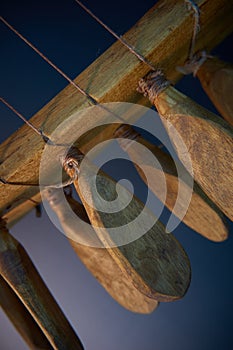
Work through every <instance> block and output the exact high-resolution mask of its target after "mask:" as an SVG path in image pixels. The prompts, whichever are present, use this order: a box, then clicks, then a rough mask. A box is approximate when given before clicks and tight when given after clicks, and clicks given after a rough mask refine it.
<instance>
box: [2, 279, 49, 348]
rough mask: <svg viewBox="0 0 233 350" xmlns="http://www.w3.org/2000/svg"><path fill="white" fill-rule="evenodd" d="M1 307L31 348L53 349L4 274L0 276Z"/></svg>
mask: <svg viewBox="0 0 233 350" xmlns="http://www.w3.org/2000/svg"><path fill="white" fill-rule="evenodd" d="M0 307H1V308H2V309H3V311H4V312H5V314H6V315H7V316H8V318H9V319H10V321H11V323H12V324H13V325H14V327H15V328H16V330H17V331H18V332H19V334H20V335H21V337H22V338H23V339H24V341H25V342H26V344H27V345H28V347H29V349H32V350H42V349H44V350H52V349H53V347H52V346H51V344H50V343H49V342H48V340H47V338H46V337H45V335H44V333H43V332H42V330H41V329H40V328H39V326H38V324H37V323H36V322H35V320H34V319H33V317H32V316H31V315H30V313H29V312H28V310H27V309H26V308H25V306H24V305H23V303H22V302H21V301H20V299H19V298H18V297H17V295H16V294H15V292H14V291H13V289H12V288H11V287H10V286H9V285H8V284H7V282H6V281H5V280H4V278H3V277H2V276H0Z"/></svg>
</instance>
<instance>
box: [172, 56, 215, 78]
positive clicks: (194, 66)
mask: <svg viewBox="0 0 233 350" xmlns="http://www.w3.org/2000/svg"><path fill="white" fill-rule="evenodd" d="M212 57H213V56H212V55H208V54H207V52H206V51H199V52H197V53H196V54H195V55H193V57H192V59H190V60H187V61H186V62H185V64H184V66H182V67H180V66H178V67H176V69H177V71H178V72H180V73H182V74H184V75H188V74H191V73H192V74H193V76H194V77H195V76H196V74H197V72H198V70H199V68H200V67H201V66H202V65H203V63H204V62H205V61H206V60H207V59H208V58H212Z"/></svg>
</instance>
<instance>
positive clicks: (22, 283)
mask: <svg viewBox="0 0 233 350" xmlns="http://www.w3.org/2000/svg"><path fill="white" fill-rule="evenodd" d="M0 275H1V276H2V277H3V279H4V280H5V281H6V282H7V284H8V285H9V286H10V288H12V290H13V291H14V292H15V294H16V295H17V297H18V298H19V299H20V301H21V302H22V303H23V305H24V307H25V308H26V309H27V310H28V312H29V313H30V314H31V316H32V317H33V319H34V320H35V322H36V323H37V324H38V326H39V327H40V329H41V330H42V332H43V333H44V335H45V336H46V338H47V339H48V341H49V343H50V344H51V346H52V348H53V349H57V350H62V349H64V350H68V349H69V350H71V349H75V350H78V349H80V350H81V349H83V346H82V344H81V342H80V340H79V338H78V337H77V335H76V334H75V332H74V330H73V329H72V327H71V325H70V324H69V322H68V321H67V319H66V317H65V316H64V314H63V312H62V310H61V309H60V307H59V306H58V304H57V303H56V301H55V300H54V298H53V296H52V295H51V293H50V292H49V290H48V288H47V287H46V285H45V284H44V282H43V280H42V278H41V277H40V275H39V273H38V271H37V270H36V268H35V266H34V265H33V263H32V261H31V259H30V257H29V256H28V254H27V252H26V251H25V249H24V248H23V247H22V245H21V244H19V242H18V241H17V240H16V239H15V238H14V237H13V236H11V235H10V233H9V232H8V230H7V229H6V226H5V223H4V222H3V221H0Z"/></svg>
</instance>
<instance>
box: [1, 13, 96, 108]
mask: <svg viewBox="0 0 233 350" xmlns="http://www.w3.org/2000/svg"><path fill="white" fill-rule="evenodd" d="M0 19H1V21H2V22H3V23H4V24H5V25H6V26H7V27H8V28H9V29H10V30H11V31H12V32H14V33H15V34H16V35H17V36H18V37H19V38H20V39H22V40H23V41H24V42H25V43H26V44H27V45H28V46H29V47H31V48H32V49H33V50H34V51H35V52H36V53H37V54H38V55H39V56H40V57H42V58H43V60H45V61H46V62H47V63H48V64H49V65H50V66H51V67H53V68H54V69H55V70H56V71H57V72H58V73H59V74H60V75H62V76H63V78H65V79H66V80H67V81H68V82H69V83H70V84H72V85H73V86H74V87H75V89H77V90H78V91H79V92H81V94H82V95H84V96H86V97H87V98H88V100H89V101H90V102H91V103H92V104H97V101H96V100H95V99H94V98H93V97H92V96H91V95H89V94H88V93H87V92H86V91H85V90H83V89H82V88H81V87H80V86H79V85H78V84H76V83H75V82H74V81H73V80H72V79H71V78H69V77H68V75H66V74H65V73H64V72H63V71H62V70H61V69H60V68H58V67H57V66H56V65H55V64H54V63H53V62H52V61H50V59H48V58H47V57H46V56H45V55H44V54H43V53H42V52H41V51H40V50H39V49H37V48H36V47H35V46H34V45H33V44H32V43H31V42H30V41H29V40H27V39H26V38H25V37H24V36H23V35H22V34H20V33H19V32H18V31H17V30H16V29H15V28H14V27H13V26H12V25H10V24H9V23H8V22H7V21H6V20H5V19H4V18H3V17H0Z"/></svg>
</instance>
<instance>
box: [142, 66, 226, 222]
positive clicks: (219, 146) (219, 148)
mask: <svg viewBox="0 0 233 350" xmlns="http://www.w3.org/2000/svg"><path fill="white" fill-rule="evenodd" d="M165 82H166V80H165V79H164V77H163V75H162V74H160V72H154V73H153V72H152V73H150V74H149V75H148V76H147V77H145V78H144V79H142V80H141V81H140V82H139V84H140V86H139V89H140V91H141V92H143V93H144V94H145V95H148V96H149V98H150V101H151V102H152V103H153V104H154V105H155V107H156V108H157V110H158V113H159V114H160V116H161V117H162V118H161V119H162V122H163V124H164V126H165V128H166V130H167V132H168V134H169V137H170V139H171V141H172V142H173V145H174V147H175V150H176V152H177V155H178V156H179V158H180V160H181V162H182V163H183V164H184V165H185V166H186V167H187V156H188V155H189V156H190V158H191V162H192V168H193V172H194V179H195V180H196V182H197V183H198V184H199V185H200V186H201V187H202V189H203V190H204V191H205V192H206V194H207V195H208V197H209V198H210V199H212V201H213V202H215V203H216V204H217V206H218V207H219V208H220V209H221V210H222V211H223V213H224V214H225V215H227V216H228V217H229V218H230V219H231V220H233V176H232V174H233V129H232V127H231V126H230V125H229V124H228V123H226V122H225V121H224V120H223V119H221V118H219V117H218V116H216V115H215V114H213V113H211V112H209V111H208V110H206V109H205V108H203V107H202V106H200V105H198V104H197V103H195V102H194V101H193V100H192V99H190V98H188V97H187V96H185V95H184V94H182V93H181V92H179V91H178V90H176V89H175V88H174V87H172V86H168V87H166V88H165V89H163V90H162V91H158V90H160V87H161V84H164V83H165ZM174 128H175V130H176V131H178V133H179V134H180V136H181V138H182V139H183V142H184V144H185V145H186V147H187V149H186V150H185V149H184V147H183V144H181V143H180V140H178V138H177V136H176V134H175V133H174ZM187 152H188V154H187ZM188 170H190V169H188Z"/></svg>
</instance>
